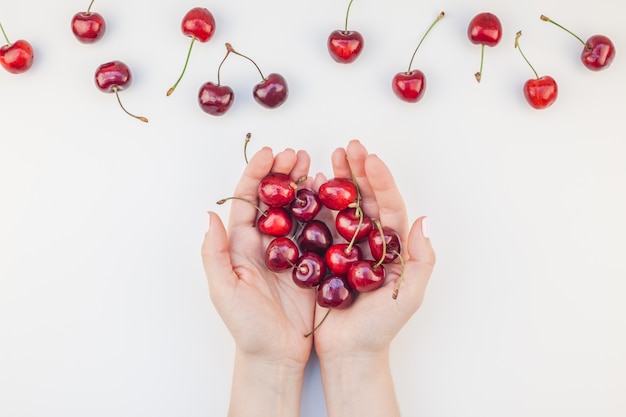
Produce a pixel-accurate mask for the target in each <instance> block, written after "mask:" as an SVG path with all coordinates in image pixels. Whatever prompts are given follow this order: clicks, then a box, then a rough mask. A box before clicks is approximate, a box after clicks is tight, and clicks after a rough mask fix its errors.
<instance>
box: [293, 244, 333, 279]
mask: <svg viewBox="0 0 626 417" xmlns="http://www.w3.org/2000/svg"><path fill="white" fill-rule="evenodd" d="M325 276H326V263H324V258H323V257H322V256H321V255H319V254H317V253H315V252H306V253H304V254H302V255H301V256H300V258H298V261H297V262H296V263H295V265H294V266H293V270H292V271H291V277H292V279H293V282H294V283H295V284H296V285H297V286H298V287H300V288H313V287H316V286H317V285H319V283H320V282H321V281H322V279H323V278H324V277H325Z"/></svg>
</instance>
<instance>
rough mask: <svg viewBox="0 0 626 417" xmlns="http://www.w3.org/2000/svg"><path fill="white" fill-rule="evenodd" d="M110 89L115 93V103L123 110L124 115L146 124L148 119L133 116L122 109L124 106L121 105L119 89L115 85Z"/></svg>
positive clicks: (124, 108)
mask: <svg viewBox="0 0 626 417" xmlns="http://www.w3.org/2000/svg"><path fill="white" fill-rule="evenodd" d="M112 88H113V92H114V93H115V97H117V102H118V103H119V105H120V107H121V108H122V110H124V113H126V114H127V115H129V116H130V117H134V118H135V119H137V120H141V121H142V122H144V123H148V119H147V118H145V117H143V116H137V115H135V114H132V113H131V112H129V111H128V110H126V107H124V105H123V104H122V100H121V99H120V94H119V88H118V87H117V86H116V85H114V86H113V87H112Z"/></svg>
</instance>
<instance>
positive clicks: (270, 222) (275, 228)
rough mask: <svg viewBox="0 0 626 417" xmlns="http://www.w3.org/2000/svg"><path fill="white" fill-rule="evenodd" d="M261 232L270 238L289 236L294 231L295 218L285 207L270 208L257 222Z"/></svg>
mask: <svg viewBox="0 0 626 417" xmlns="http://www.w3.org/2000/svg"><path fill="white" fill-rule="evenodd" d="M257 227H258V228H259V232H261V233H263V234H264V235H269V236H276V237H278V236H287V235H288V234H289V232H291V229H293V218H292V217H291V215H290V214H289V212H288V211H287V210H286V209H284V208H283V207H268V208H267V210H265V211H264V214H262V215H260V216H259V218H258V220H257Z"/></svg>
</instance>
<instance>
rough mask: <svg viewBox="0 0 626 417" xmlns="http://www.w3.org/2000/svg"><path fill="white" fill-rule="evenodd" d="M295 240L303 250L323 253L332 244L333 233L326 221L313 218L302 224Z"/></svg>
mask: <svg viewBox="0 0 626 417" xmlns="http://www.w3.org/2000/svg"><path fill="white" fill-rule="evenodd" d="M297 241H298V245H299V246H300V249H301V250H302V251H303V252H315V253H318V254H320V255H323V254H325V253H326V250H327V249H328V248H330V247H331V245H332V244H333V235H332V233H331V231H330V229H329V228H328V226H327V225H326V223H324V222H323V221H321V220H315V219H314V220H311V221H310V222H308V223H306V224H305V225H304V227H303V228H302V230H301V231H300V233H299V235H298V239H297Z"/></svg>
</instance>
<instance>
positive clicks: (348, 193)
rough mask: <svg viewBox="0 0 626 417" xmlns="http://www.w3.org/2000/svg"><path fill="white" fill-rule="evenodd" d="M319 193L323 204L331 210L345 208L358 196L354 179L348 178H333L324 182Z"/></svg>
mask: <svg viewBox="0 0 626 417" xmlns="http://www.w3.org/2000/svg"><path fill="white" fill-rule="evenodd" d="M317 193H318V196H319V199H320V201H321V202H322V204H323V205H325V206H326V207H328V208H329V209H331V210H343V209H345V208H347V207H349V206H350V205H351V204H354V203H355V201H356V200H357V197H358V190H357V187H356V185H355V184H354V181H352V180H349V179H347V178H332V179H330V180H328V181H326V182H325V183H323V184H322V185H321V186H320V188H319V190H318V192H317Z"/></svg>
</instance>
